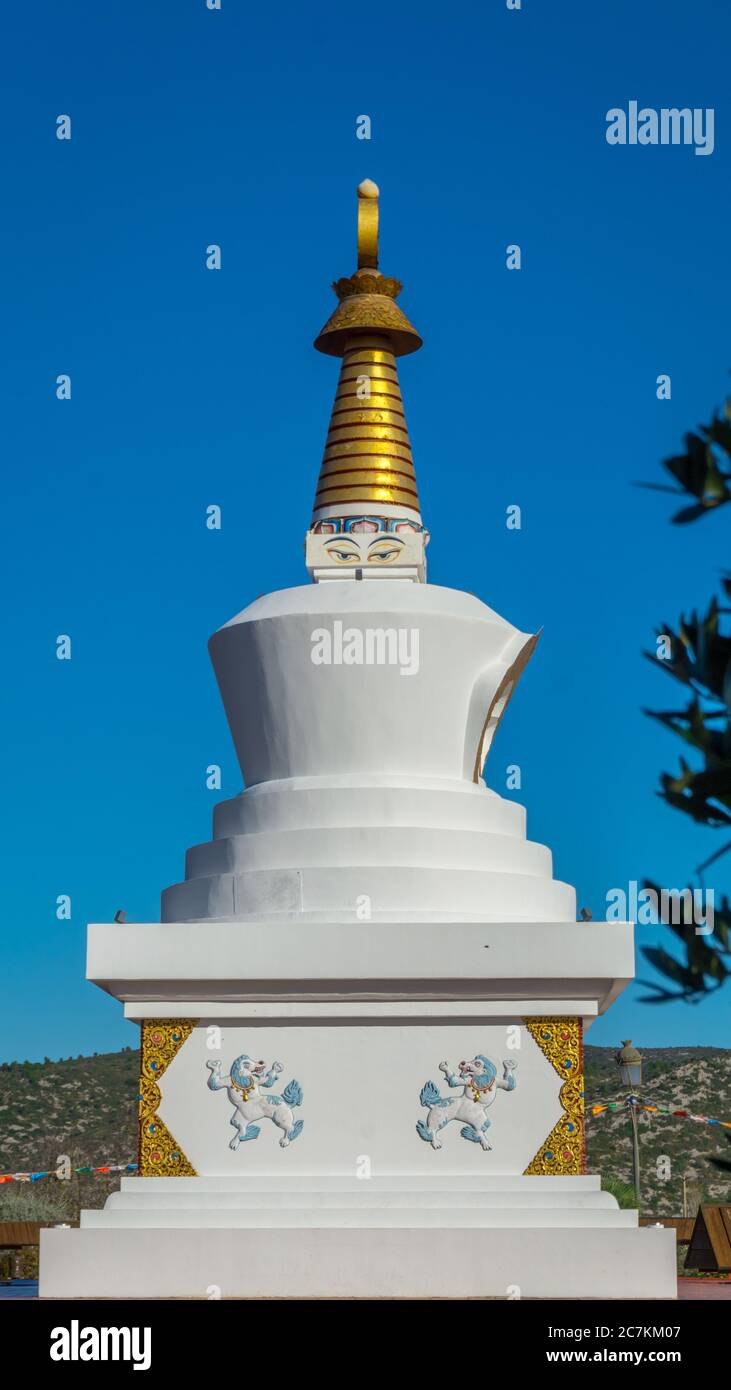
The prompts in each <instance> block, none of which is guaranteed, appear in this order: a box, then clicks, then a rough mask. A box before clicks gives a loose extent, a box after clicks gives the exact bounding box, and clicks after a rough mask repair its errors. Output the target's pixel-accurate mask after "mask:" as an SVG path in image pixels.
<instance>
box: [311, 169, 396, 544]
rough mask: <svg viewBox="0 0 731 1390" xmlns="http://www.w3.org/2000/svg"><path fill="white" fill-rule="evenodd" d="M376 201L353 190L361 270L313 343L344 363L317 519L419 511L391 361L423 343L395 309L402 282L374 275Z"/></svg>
mask: <svg viewBox="0 0 731 1390" xmlns="http://www.w3.org/2000/svg"><path fill="white" fill-rule="evenodd" d="M378 196H379V195H378V188H377V187H376V185H375V184H374V183H371V181H370V180H369V179H366V180H365V181H364V182H363V183H362V184H361V185H360V186H359V188H358V269H357V270H356V271H355V273H354V274H353V275H348V276H344V277H342V278H341V279H340V280H337V281H336V282H335V284H334V285H333V289H334V290H335V293H336V295H337V297H338V307H337V309H336V310H335V312H334V313H333V314H332V316H331V317H330V318H329V319H328V322H327V323H326V324H325V327H324V328H323V329H322V332H321V333H320V335H319V337H318V338H317V339H316V341H315V347H316V348H317V349H318V351H319V352H324V353H328V354H330V355H331V356H334V357H342V359H343V365H342V367H341V370H340V379H339V381H338V386H337V391H336V393H335V404H334V407H333V411H332V415H331V418H330V426H329V429H328V434H327V439H326V442H325V450H324V454H323V459H322V466H321V470H320V478H319V482H318V485H317V494H316V497H315V513H317V512H318V510H319V509H320V508H321V507H324V506H329V505H331V504H335V503H338V504H339V505H342V506H344V507H348V506H351V505H352V504H357V505H359V506H360V505H362V506H363V507H364V509H365V510H371V509H372V507H373V506H374V504H376V503H379V502H383V503H387V504H388V505H391V504H393V505H395V506H401V507H408V509H409V510H410V511H412V512H414V511H415V512H417V513H418V511H419V499H418V494H417V489H416V476H415V474H414V464H413V459H412V456H411V444H410V441H409V434H408V429H407V427H406V419H405V416H404V414H403V401H402V400H401V389H400V387H399V381H398V372H397V370H396V357H398V356H403V354H404V353H408V352H416V350H417V349H418V348H420V347H421V338H420V337H419V335H418V333H417V332H416V330H415V329H414V328H413V327H412V325H411V324H410V323H409V321H408V319H407V318H406V316H405V314H403V313H402V311H401V309H399V307H398V305H397V303H396V299H397V297H398V294H399V293H400V290H401V283H400V281H399V280H395V279H393V277H391V276H386V275H382V274H381V273H380V271H379V270H378ZM364 378H367V383H366V382H364ZM364 390H367V391H368V392H369V394H368V395H364ZM315 519H316V518H315Z"/></svg>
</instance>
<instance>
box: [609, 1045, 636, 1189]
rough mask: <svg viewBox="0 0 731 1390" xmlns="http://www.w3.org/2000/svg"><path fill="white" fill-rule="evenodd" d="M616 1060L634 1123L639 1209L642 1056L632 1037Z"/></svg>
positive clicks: (633, 1154) (634, 1175)
mask: <svg viewBox="0 0 731 1390" xmlns="http://www.w3.org/2000/svg"><path fill="white" fill-rule="evenodd" d="M615 1061H616V1063H617V1066H618V1067H619V1076H620V1080H621V1082H622V1086H623V1087H624V1090H625V1091H626V1094H627V1109H628V1110H629V1116H630V1121H631V1123H632V1170H633V1178H634V1188H635V1200H636V1202H637V1209H638V1211H639V1209H640V1204H641V1201H642V1195H641V1192H640V1144H639V1137H638V1133H637V1098H636V1097H637V1092H638V1091H639V1089H640V1086H641V1085H642V1057H641V1055H640V1053H639V1052H638V1051H637V1048H636V1047H633V1046H632V1039H631V1038H625V1040H624V1041H623V1043H622V1046H621V1048H620V1050H619V1052H617V1053H616V1056H615Z"/></svg>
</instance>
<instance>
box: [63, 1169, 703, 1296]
mask: <svg viewBox="0 0 731 1390" xmlns="http://www.w3.org/2000/svg"><path fill="white" fill-rule="evenodd" d="M40 1295H41V1298H164V1299H170V1298H200V1299H206V1298H217V1297H221V1298H295V1299H298V1298H366V1299H367V1298H385V1299H397V1298H517V1297H521V1298H572V1299H575V1298H603V1299H604V1298H606V1299H611V1298H662V1299H673V1298H675V1297H676V1277H675V1233H674V1231H672V1230H666V1229H660V1228H655V1227H650V1228H639V1227H638V1226H637V1213H636V1212H633V1211H620V1210H619V1209H618V1208H617V1206H616V1203H615V1202H614V1199H613V1198H612V1197H610V1196H609V1194H607V1193H605V1192H601V1191H600V1188H599V1179H598V1178H597V1177H583V1178H581V1177H575V1178H540V1177H530V1178H524V1177H522V1178H518V1177H516V1178H512V1179H511V1178H509V1177H496V1178H494V1179H484V1178H483V1179H465V1180H464V1181H462V1182H460V1184H459V1186H458V1187H455V1184H454V1179H453V1178H452V1179H451V1180H448V1179H447V1180H444V1181H441V1182H440V1180H439V1179H438V1178H435V1179H433V1180H431V1179H430V1180H428V1181H424V1180H421V1181H418V1180H416V1181H415V1180H413V1179H410V1178H409V1179H407V1178H402V1179H399V1178H388V1179H385V1178H384V1179H381V1180H376V1179H371V1180H370V1181H369V1182H362V1183H359V1182H357V1181H356V1180H354V1179H350V1178H333V1179H331V1180H327V1181H324V1180H323V1179H322V1178H311V1179H307V1178H303V1179H301V1180H300V1181H299V1182H298V1184H297V1187H296V1188H294V1187H289V1188H284V1187H283V1185H282V1184H281V1183H280V1182H277V1181H276V1180H274V1179H271V1180H269V1179H265V1178H260V1179H256V1180H244V1179H239V1180H236V1179H222V1178H217V1179H216V1178H190V1179H186V1178H172V1179H164V1178H151V1179H145V1178H128V1179H125V1180H124V1182H123V1189H122V1191H121V1192H119V1193H116V1194H114V1195H113V1196H112V1197H111V1198H110V1199H109V1202H108V1204H107V1206H106V1207H105V1208H104V1210H103V1211H89V1212H84V1213H83V1214H82V1225H81V1228H80V1229H79V1230H61V1229H50V1230H47V1231H42V1232H41V1284H40Z"/></svg>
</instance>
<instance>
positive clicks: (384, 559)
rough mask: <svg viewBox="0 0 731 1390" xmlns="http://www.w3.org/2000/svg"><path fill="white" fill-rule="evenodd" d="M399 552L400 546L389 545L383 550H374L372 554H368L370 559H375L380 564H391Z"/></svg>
mask: <svg viewBox="0 0 731 1390" xmlns="http://www.w3.org/2000/svg"><path fill="white" fill-rule="evenodd" d="M398 554H399V548H398V546H391V545H387V546H386V547H385V548H383V549H381V550H372V551H371V553H370V555H369V556H368V559H369V560H375V561H377V563H378V564H381V565H390V564H393V561H394V560H395V559H396V556H397V555H398Z"/></svg>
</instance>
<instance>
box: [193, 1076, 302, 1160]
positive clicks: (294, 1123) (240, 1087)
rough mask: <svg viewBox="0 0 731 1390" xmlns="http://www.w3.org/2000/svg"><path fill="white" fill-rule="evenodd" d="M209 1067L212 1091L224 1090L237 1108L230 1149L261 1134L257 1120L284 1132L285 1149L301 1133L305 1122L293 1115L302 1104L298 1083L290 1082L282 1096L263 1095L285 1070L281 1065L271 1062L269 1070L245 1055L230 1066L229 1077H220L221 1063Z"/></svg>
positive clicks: (282, 1138) (235, 1109)
mask: <svg viewBox="0 0 731 1390" xmlns="http://www.w3.org/2000/svg"><path fill="white" fill-rule="evenodd" d="M206 1066H207V1067H208V1070H209V1072H210V1075H209V1077H208V1089H209V1091H225V1092H226V1094H227V1096H228V1098H229V1100H230V1102H231V1104H232V1105H233V1107H234V1113H233V1115H232V1116H231V1120H230V1123H231V1124H232V1125H233V1127H234V1129H235V1130H236V1134H235V1135H234V1137H233V1139H232V1140H231V1143H230V1144H229V1148H230V1149H237V1148H238V1147H239V1144H244V1143H246V1141H247V1140H248V1139H258V1138H259V1134H260V1132H261V1131H260V1128H259V1125H257V1124H254V1123H253V1122H254V1120H273V1121H274V1123H275V1125H276V1126H277V1127H278V1128H279V1129H281V1130H282V1131H283V1132H282V1137H281V1139H280V1141H279V1143H280V1146H281V1148H283V1149H286V1148H287V1147H288V1145H289V1144H291V1143H292V1141H293V1140H294V1139H296V1138H297V1136H298V1134H301V1133H302V1126H303V1124H304V1120H295V1118H294V1115H293V1113H292V1112H293V1110H294V1108H295V1106H297V1105H301V1104H302V1087H301V1086H300V1084H299V1081H290V1082H288V1084H287V1085H286V1086H285V1088H284V1090H283V1091H282V1094H281V1096H271V1095H264V1094H262V1092H264V1091H268V1090H269V1089H270V1087H272V1086H273V1085H274V1082H275V1081H276V1079H277V1077H278V1075H279V1073H280V1072H282V1071H284V1067H283V1066H282V1063H281V1062H272V1064H271V1066H270V1067H268V1066H267V1064H266V1062H263V1061H259V1062H255V1061H254V1059H253V1058H252V1057H249V1056H247V1054H246V1053H243V1054H242V1056H241V1057H237V1058H236V1061H235V1062H232V1063H231V1071H230V1073H229V1075H228V1076H222V1075H221V1063H220V1062H206Z"/></svg>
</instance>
